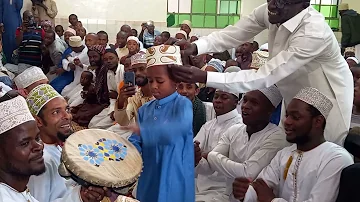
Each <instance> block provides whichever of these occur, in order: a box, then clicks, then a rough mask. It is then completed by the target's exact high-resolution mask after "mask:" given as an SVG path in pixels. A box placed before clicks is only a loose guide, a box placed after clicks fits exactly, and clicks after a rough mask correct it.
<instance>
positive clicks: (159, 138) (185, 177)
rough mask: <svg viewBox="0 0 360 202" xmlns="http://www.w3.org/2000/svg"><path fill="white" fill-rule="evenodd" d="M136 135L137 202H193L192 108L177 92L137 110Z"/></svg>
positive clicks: (188, 101)
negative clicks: (140, 164)
mask: <svg viewBox="0 0 360 202" xmlns="http://www.w3.org/2000/svg"><path fill="white" fill-rule="evenodd" d="M138 120H139V126H140V134H141V135H140V136H139V135H136V134H133V135H132V136H130V138H129V141H130V142H132V143H133V144H134V145H135V146H136V148H137V149H138V150H139V152H140V153H141V154H142V158H143V161H144V168H143V172H142V173H141V176H140V178H139V182H138V188H137V195H136V196H137V199H138V200H139V201H141V202H194V201H195V187H194V186H195V185H194V184H195V178H194V143H193V132H192V122H193V109H192V104H191V102H190V100H189V99H187V98H186V97H183V96H181V95H179V94H178V93H177V92H175V93H173V94H171V95H170V96H168V97H166V98H163V99H161V100H153V101H150V102H148V103H146V104H145V105H143V106H142V107H141V108H140V109H139V117H138Z"/></svg>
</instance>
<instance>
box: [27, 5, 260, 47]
mask: <svg viewBox="0 0 360 202" xmlns="http://www.w3.org/2000/svg"><path fill="white" fill-rule="evenodd" d="M55 2H56V3H57V7H58V11H59V13H58V15H57V17H56V24H61V25H63V26H64V27H65V26H67V25H68V16H69V15H70V14H71V13H75V14H77V15H78V17H79V19H80V20H81V21H82V23H83V25H84V26H85V27H86V28H87V29H88V31H89V32H97V31H99V30H105V31H106V32H108V34H109V37H110V41H111V42H114V41H115V36H116V34H117V32H118V31H119V29H120V27H121V25H123V24H129V25H130V26H132V27H133V28H135V29H138V30H140V25H141V23H142V22H146V21H148V20H153V21H154V22H155V25H156V29H158V30H159V31H169V32H170V33H171V34H175V33H176V32H177V31H178V30H179V29H178V28H168V27H166V18H167V0H55ZM265 2H266V0H243V1H242V5H241V12H242V14H243V15H247V14H249V13H250V12H251V11H252V10H253V9H254V8H255V7H257V6H259V5H261V4H263V3H265ZM25 9H31V1H30V0H24V8H23V10H25ZM213 31H216V29H196V28H194V29H193V32H194V33H197V34H199V35H200V36H205V35H208V34H209V33H211V32H213ZM266 38H267V37H266V32H264V33H262V34H260V35H259V36H257V37H256V38H255V40H257V41H259V43H260V44H261V43H263V42H266Z"/></svg>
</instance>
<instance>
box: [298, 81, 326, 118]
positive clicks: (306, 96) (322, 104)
mask: <svg viewBox="0 0 360 202" xmlns="http://www.w3.org/2000/svg"><path fill="white" fill-rule="evenodd" d="M294 99H298V100H301V101H303V102H306V103H307V104H309V105H311V106H313V107H315V108H316V109H317V110H319V112H320V113H321V114H322V115H323V116H324V117H325V119H326V118H327V117H328V115H329V113H330V111H331V109H332V108H333V104H332V102H331V100H330V99H329V98H328V97H326V95H324V94H322V93H321V92H320V91H319V90H317V89H316V88H312V87H306V88H303V89H301V90H300V91H299V92H298V94H296V95H295V97H294Z"/></svg>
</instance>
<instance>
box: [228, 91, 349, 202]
mask: <svg viewBox="0 0 360 202" xmlns="http://www.w3.org/2000/svg"><path fill="white" fill-rule="evenodd" d="M332 107H333V104H332V102H331V100H330V99H329V98H328V97H326V96H325V95H324V94H322V93H321V92H320V91H318V90H317V89H315V88H310V87H308V88H304V89H302V90H301V91H300V92H299V93H298V94H297V95H296V96H295V97H294V99H293V100H292V101H291V102H290V103H289V106H288V107H287V109H286V120H285V121H284V126H285V133H286V140H287V141H288V142H290V143H295V144H294V145H292V146H290V147H286V148H284V149H283V150H281V151H279V152H278V153H277V154H276V156H275V157H274V159H273V160H272V161H271V163H270V165H268V166H267V167H265V168H264V169H263V170H262V171H261V173H260V174H259V176H258V178H257V179H256V180H255V181H253V182H252V180H251V179H246V178H238V179H236V180H235V182H234V184H233V195H234V198H236V199H237V200H243V199H244V201H245V202H258V201H261V202H265V201H266V202H270V201H273V202H286V201H297V202H301V201H304V202H305V201H306V202H335V201H336V197H337V194H338V190H339V182H340V175H341V171H342V170H343V169H344V168H346V167H347V166H349V165H351V164H353V160H352V158H351V156H350V154H349V153H348V152H347V151H346V150H345V149H344V148H342V147H340V146H338V145H336V144H334V143H331V142H327V141H326V140H325V138H324V129H325V125H326V118H327V117H328V115H329V113H330V111H331V109H332ZM250 185H251V186H250ZM246 190H247V191H246ZM245 192H246V194H245ZM244 197H245V198H244ZM237 200H234V201H237Z"/></svg>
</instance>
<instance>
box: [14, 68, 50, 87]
mask: <svg viewBox="0 0 360 202" xmlns="http://www.w3.org/2000/svg"><path fill="white" fill-rule="evenodd" d="M43 79H46V80H48V78H47V77H46V75H45V74H44V72H43V71H42V69H40V68H39V67H35V66H33V67H30V68H28V69H26V70H25V71H23V72H22V73H21V74H19V75H18V76H17V77H15V78H14V82H15V85H16V86H17V87H18V88H27V87H29V86H30V85H31V84H33V83H35V82H37V81H40V80H43Z"/></svg>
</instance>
